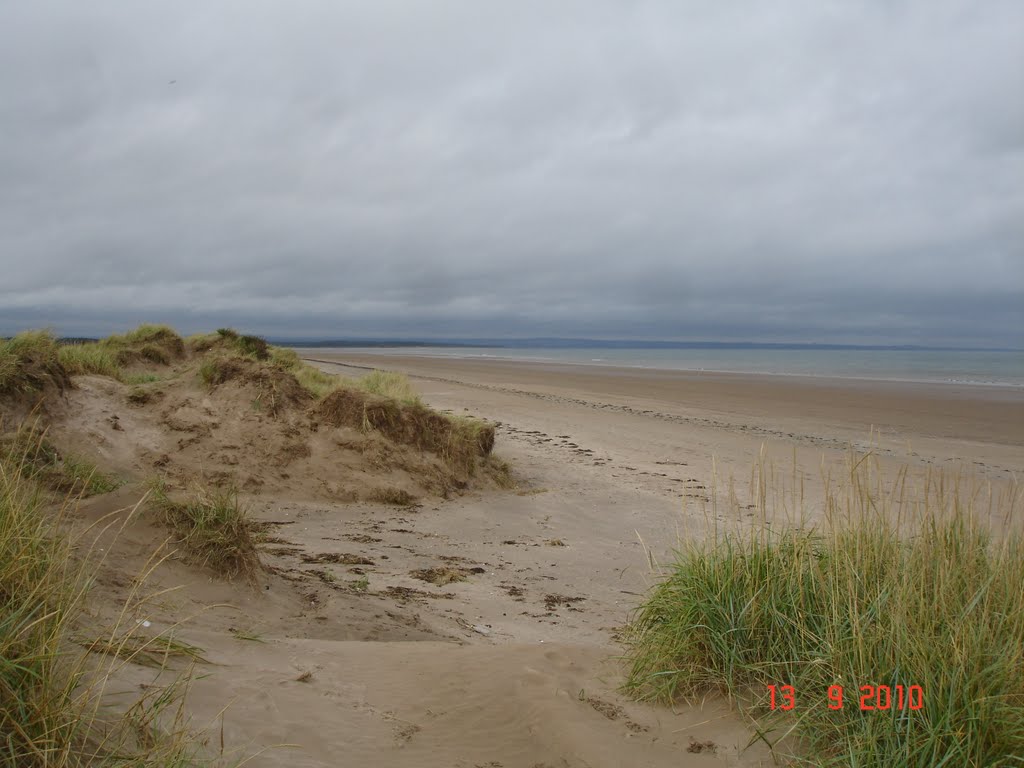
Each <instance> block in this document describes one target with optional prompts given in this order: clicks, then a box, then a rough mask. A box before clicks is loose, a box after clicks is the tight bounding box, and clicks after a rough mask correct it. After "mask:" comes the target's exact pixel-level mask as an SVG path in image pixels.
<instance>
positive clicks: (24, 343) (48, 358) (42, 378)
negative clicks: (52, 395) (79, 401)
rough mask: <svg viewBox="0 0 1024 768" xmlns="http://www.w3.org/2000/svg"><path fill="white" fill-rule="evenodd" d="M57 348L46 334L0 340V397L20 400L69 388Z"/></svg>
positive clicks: (50, 335) (32, 332) (39, 333)
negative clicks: (53, 389) (19, 397)
mask: <svg viewBox="0 0 1024 768" xmlns="http://www.w3.org/2000/svg"><path fill="white" fill-rule="evenodd" d="M69 383H70V380H69V379H68V374H67V371H65V370H64V366H63V365H61V361H60V358H59V352H58V346H57V342H56V340H55V339H54V338H53V334H52V333H50V332H49V331H25V332H24V333H19V334H18V335H17V336H13V337H12V338H10V339H5V340H0V396H15V397H18V396H23V395H32V394H38V393H41V392H43V391H45V390H47V389H49V388H55V389H57V390H63V389H64V388H65V387H67V386H68V384H69Z"/></svg>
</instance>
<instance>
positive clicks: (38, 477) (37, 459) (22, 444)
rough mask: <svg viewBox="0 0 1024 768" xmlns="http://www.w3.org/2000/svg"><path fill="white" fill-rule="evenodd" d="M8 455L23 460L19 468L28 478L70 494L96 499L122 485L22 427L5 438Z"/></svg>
mask: <svg viewBox="0 0 1024 768" xmlns="http://www.w3.org/2000/svg"><path fill="white" fill-rule="evenodd" d="M2 443H3V444H5V445H6V449H0V450H6V451H7V452H13V453H16V454H17V455H18V457H19V460H18V463H17V466H18V468H19V471H20V472H21V473H22V474H23V475H24V476H25V477H26V479H28V480H31V481H33V482H35V483H37V484H38V485H40V486H43V487H45V488H49V489H50V490H53V491H58V492H60V493H62V494H68V495H82V496H94V495H97V494H101V493H109V492H110V491H112V490H114V489H115V488H117V487H119V486H120V485H121V483H120V481H118V480H117V479H115V478H113V477H111V476H109V475H107V474H104V473H103V472H101V471H100V470H99V469H97V468H96V465H95V464H93V463H92V462H90V461H87V460H85V459H82V458H80V457H76V456H72V455H70V454H68V453H64V452H61V451H58V450H57V449H56V448H55V447H54V446H53V445H52V444H51V443H50V442H49V441H48V440H46V439H45V437H44V436H43V435H42V433H41V432H40V431H39V430H37V429H34V428H32V427H28V426H26V427H22V428H21V429H20V430H18V432H16V433H14V435H13V436H11V437H8V438H4V439H3V441H2Z"/></svg>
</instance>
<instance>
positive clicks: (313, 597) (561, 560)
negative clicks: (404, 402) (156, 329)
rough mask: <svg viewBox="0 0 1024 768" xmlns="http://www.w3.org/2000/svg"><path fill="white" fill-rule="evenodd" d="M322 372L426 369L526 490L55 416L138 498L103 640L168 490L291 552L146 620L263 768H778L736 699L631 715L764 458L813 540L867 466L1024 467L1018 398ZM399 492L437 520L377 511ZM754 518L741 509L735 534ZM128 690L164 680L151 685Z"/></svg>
mask: <svg viewBox="0 0 1024 768" xmlns="http://www.w3.org/2000/svg"><path fill="white" fill-rule="evenodd" d="M321 359H322V358H321ZM319 365H320V366H321V367H322V368H324V369H325V370H336V371H342V372H345V373H346V374H350V375H358V374H359V373H360V372H361V371H363V370H365V367H366V366H371V367H373V366H378V365H379V366H385V367H392V368H396V369H401V370H404V371H406V372H408V373H409V374H410V375H411V376H412V377H413V381H414V383H415V384H416V386H417V388H418V389H419V390H420V391H421V392H422V394H423V397H424V399H425V400H426V402H427V403H429V404H430V405H432V406H434V407H436V408H439V409H442V410H444V409H447V410H450V411H453V412H456V413H459V414H463V413H469V414H472V415H475V416H479V417H485V418H489V419H492V420H494V421H495V422H497V423H498V427H497V439H496V442H495V452H496V453H497V455H498V456H499V457H500V458H501V459H503V460H507V461H509V462H510V463H511V465H512V466H513V467H514V477H515V479H516V482H517V485H516V487H515V488H511V489H508V488H501V487H498V486H497V485H496V484H495V482H493V481H492V480H490V479H488V477H487V476H486V473H484V474H483V475H481V476H478V477H476V478H475V479H473V480H472V481H471V482H469V481H464V482H462V483H461V485H460V484H455V485H450V484H449V485H439V484H438V481H437V478H438V472H439V471H440V468H439V465H438V464H437V462H436V461H435V459H433V458H431V457H430V456H429V455H426V454H424V453H423V452H421V451H416V450H412V449H410V448H408V447H404V448H403V447H402V446H400V445H395V444H392V443H390V442H388V441H387V440H384V439H383V438H380V437H379V436H374V435H373V434H370V435H367V434H365V433H363V432H362V431H360V430H357V429H350V428H345V427H338V428H335V427H320V428H316V427H313V426H311V423H310V415H309V414H310V411H309V409H308V403H293V404H292V406H289V407H288V408H285V409H283V410H282V411H281V412H279V413H268V412H266V411H262V410H260V409H257V408H254V407H253V405H252V403H253V401H254V398H255V397H256V395H257V394H258V391H257V390H252V389H251V387H250V385H249V384H246V382H245V381H242V382H240V383H237V384H236V385H233V387H234V388H231V387H226V388H221V389H219V390H218V389H214V390H209V389H203V388H200V387H198V385H197V384H195V382H194V381H192V380H191V379H190V378H188V377H187V376H186V377H178V378H177V379H173V378H172V379H171V380H169V383H164V384H162V385H154V386H153V387H152V388H151V390H152V391H151V392H150V394H149V395H147V396H146V397H141V396H139V395H138V393H137V392H136V391H135V390H134V389H132V388H130V387H127V386H126V385H123V384H120V383H118V382H115V381H112V380H110V379H105V378H102V377H90V376H85V377H77V379H76V384H77V386H76V388H75V389H72V390H69V391H68V392H67V393H66V395H65V397H64V398H63V399H61V400H60V401H58V402H54V403H53V404H51V407H50V414H49V418H50V422H51V424H50V429H51V436H52V438H53V439H54V440H55V441H56V442H58V443H59V444H60V445H61V446H62V447H63V448H64V449H66V450H77V451H80V452H83V453H88V455H90V456H93V457H95V459H96V461H97V462H98V463H99V464H100V465H101V467H102V468H104V469H108V470H111V471H114V472H116V473H118V474H119V475H120V476H122V477H127V478H130V479H131V480H132V481H131V482H129V483H128V484H127V485H125V486H124V487H122V488H121V489H119V490H117V491H115V492H113V493H110V494H106V495H103V496H98V497H95V498H93V499H90V500H87V501H85V502H84V503H83V504H82V506H81V508H80V509H79V512H78V521H79V524H80V525H81V526H82V527H85V526H87V525H88V524H90V523H92V522H95V521H97V520H100V519H104V516H108V515H111V514H113V515H114V518H113V519H114V520H119V521H124V526H123V528H122V529H121V530H115V529H116V528H117V527H118V526H114V528H110V529H106V530H104V532H102V533H101V534H100V538H99V541H98V542H97V547H99V548H101V550H102V551H103V552H105V553H106V557H105V560H104V562H103V564H102V566H101V567H99V568H98V569H97V571H96V574H95V581H96V584H95V587H94V590H93V596H92V605H93V606H94V609H93V612H94V615H93V616H92V619H93V620H94V621H95V622H96V624H97V626H101V625H102V624H103V623H104V621H109V620H110V618H111V616H112V615H113V613H115V612H116V610H117V609H118V606H119V605H120V604H121V603H122V602H123V598H124V594H125V592H126V590H127V589H128V588H130V585H131V579H132V575H133V574H137V573H139V572H140V571H142V570H143V569H144V568H145V566H146V563H147V562H148V561H149V558H151V556H152V552H153V549H154V546H155V545H156V544H157V543H159V542H160V541H162V540H164V539H165V538H166V536H167V533H166V531H165V530H164V529H162V528H160V527H159V526H158V525H156V524H155V523H154V522H153V521H152V520H151V519H149V518H148V517H147V516H146V515H145V514H142V513H136V514H135V515H134V516H130V514H129V511H128V510H130V509H131V508H132V506H133V505H134V504H135V503H136V502H137V501H138V499H140V498H141V497H142V495H143V494H144V493H145V490H146V488H145V484H144V481H145V479H146V478H147V477H149V476H151V475H152V474H153V473H154V472H158V473H163V474H164V475H165V476H166V477H168V478H170V480H172V481H174V482H178V483H180V484H182V485H183V486H184V485H186V484H187V483H188V482H189V481H190V480H194V479H197V478H198V479H202V480H204V481H205V482H213V483H216V482H226V481H231V482H236V483H237V484H238V485H239V486H240V487H241V488H242V489H243V497H244V500H245V502H246V503H247V505H248V506H249V510H250V514H251V516H252V518H253V519H254V520H256V521H257V522H258V523H260V524H261V526H262V527H263V528H264V529H265V531H266V532H267V539H266V541H265V542H264V543H262V544H261V545H260V549H261V557H262V560H263V562H264V564H265V565H266V569H265V570H264V571H263V572H262V573H261V574H260V576H259V578H258V580H257V583H256V584H254V585H246V584H244V583H237V582H228V581H225V580H223V579H220V578H218V577H216V576H215V575H214V574H212V573H210V572H208V571H206V570H204V569H201V568H196V567H195V566H194V565H190V564H188V563H186V562H184V561H181V560H179V559H178V558H177V557H171V558H169V559H168V560H166V561H165V562H163V563H162V564H161V565H160V566H159V567H157V568H156V569H155V570H154V571H153V573H152V574H151V576H150V578H149V580H148V583H147V589H149V590H151V591H154V592H158V593H160V598H159V599H158V600H155V601H150V602H146V603H143V604H141V605H138V606H137V607H136V608H135V609H134V613H133V615H132V617H131V618H132V620H134V621H148V622H150V626H151V631H153V632H158V631H163V630H166V629H167V628H169V627H172V626H174V625H176V624H178V622H183V623H182V625H181V627H180V628H178V629H176V630H175V631H176V634H177V636H178V637H180V638H182V639H184V640H186V641H187V642H189V643H191V644H193V645H195V646H196V647H198V648H200V649H202V654H203V657H204V659H205V662H204V663H200V664H199V665H198V666H197V668H196V670H195V671H196V672H197V673H198V674H197V677H196V680H195V682H194V683H193V685H192V687H191V690H190V692H189V695H188V699H187V702H188V710H189V712H190V713H191V715H192V716H193V718H194V719H193V723H194V724H195V725H196V726H199V727H205V728H206V729H207V733H208V736H209V738H210V748H211V749H212V750H213V751H215V752H216V751H219V750H220V749H221V745H223V749H224V750H225V753H226V754H227V755H229V756H231V755H234V756H246V755H248V756H251V757H252V761H251V762H250V763H248V764H249V765H254V766H285V765H287V766H334V765H348V764H351V765H366V766H403V765H408V766H502V768H518V767H519V766H523V767H524V768H540V767H541V766H545V767H549V768H554V767H555V766H638V765H649V766H662V765H664V766H701V765H708V766H711V765H730V766H757V765H771V764H772V758H771V755H770V753H769V751H768V749H767V748H766V747H765V745H764V744H763V743H760V742H757V741H756V740H755V739H753V737H752V734H751V733H750V731H749V730H748V729H747V728H746V727H745V726H744V725H743V724H742V723H741V721H740V719H739V718H738V717H737V716H736V715H735V714H733V713H730V712H729V709H728V707H727V706H726V705H725V704H724V702H722V701H720V700H716V699H714V698H711V699H709V700H708V701H706V702H704V703H703V704H702V705H700V706H678V707H676V708H673V709H670V708H667V707H658V706H651V705H646V704H639V703H637V702H633V701H629V700H627V699H625V698H624V697H623V696H622V695H620V694H619V693H618V692H617V688H618V686H619V684H620V683H621V681H622V670H621V666H620V663H619V661H618V659H617V657H618V656H619V654H621V653H622V651H623V647H622V645H621V643H620V640H621V632H622V628H623V625H624V624H625V623H626V622H627V621H628V619H629V616H630V614H631V612H632V611H633V610H634V609H635V607H636V606H637V605H638V604H639V602H640V600H641V599H642V596H643V594H644V592H645V591H646V589H647V588H648V587H649V585H650V584H651V583H652V582H653V580H655V579H656V578H657V565H656V564H657V563H659V562H666V561H667V560H669V559H670V558H671V556H672V549H673V547H674V545H675V543H676V542H677V541H678V540H679V538H680V537H700V536H704V535H706V533H707V531H708V525H709V523H710V524H714V523H715V522H721V523H739V524H741V525H742V524H745V523H746V522H748V521H747V519H746V518H747V515H750V514H752V513H748V512H745V509H746V501H748V499H747V497H746V493H747V491H746V481H747V479H748V478H749V472H750V467H751V464H752V463H753V462H755V461H756V460H757V459H758V457H759V456H761V455H762V452H763V456H765V457H766V461H769V462H772V461H775V462H778V465H779V467H780V471H785V472H794V470H793V468H792V466H793V462H794V461H795V462H796V469H795V474H794V475H793V477H798V478H799V479H801V480H802V481H803V482H804V484H805V487H806V498H807V506H808V510H809V513H811V514H814V513H815V506H814V499H815V492H816V489H820V482H821V481H820V474H819V470H820V468H821V467H825V468H826V469H827V468H828V467H829V466H832V465H833V464H834V465H838V462H839V460H840V458H841V457H842V455H843V454H844V452H845V451H846V450H847V449H848V448H849V445H850V444H851V443H852V444H854V445H860V446H866V445H868V444H870V443H874V444H875V446H876V449H877V450H878V451H879V452H880V454H881V455H882V456H883V457H884V459H885V460H886V461H889V462H892V463H893V464H897V463H904V462H909V463H910V464H912V465H914V466H919V467H921V468H927V467H928V466H948V465H951V464H953V463H955V462H961V461H967V462H970V466H971V467H972V471H974V472H975V474H976V475H977V476H978V477H980V478H983V479H987V480H990V481H993V482H994V483H995V484H997V485H998V484H999V483H1001V482H1004V480H1005V478H1007V477H1010V476H1012V475H1014V473H1019V471H1020V468H1021V467H1022V466H1024V435H1022V434H1021V430H1019V429H1018V426H1019V424H1020V422H1019V416H1020V413H1021V405H1022V404H1021V402H1020V399H1019V396H1017V395H1016V393H1011V394H1010V395H1007V394H1006V393H1003V392H995V393H990V392H984V391H979V392H973V391H968V390H959V389H949V390H943V389H939V388H922V389H920V390H915V391H910V390H904V389H900V388H896V389H892V388H888V387H887V385H877V386H875V387H874V388H872V387H871V386H868V385H866V384H857V385H853V386H852V387H844V386H841V385H840V384H838V383H836V382H824V383H817V384H813V385H811V384H808V383H806V382H787V381H771V382H764V381H762V382H758V381H756V380H754V379H747V380H744V379H741V378H735V377H726V378H724V379H723V378H710V379H709V378H705V377H693V376H685V375H679V374H674V375H668V374H662V373H657V372H652V373H645V374H636V373H626V372H623V371H615V370H604V371H602V370H597V369H593V370H591V369H588V370H586V371H579V370H575V369H563V368H557V369H552V368H551V367H550V366H529V365H520V364H512V363H486V364H483V363H468V362H465V361H437V360H424V359H418V358H415V357H402V358H399V357H392V356H388V357H386V358H384V357H381V358H374V357H369V356H368V357H351V358H349V357H346V358H344V359H343V360H340V359H339V360H331V361H324V362H320V363H319ZM360 366H362V367H360ZM247 387H250V388H247ZM869 405H870V406H871V407H872V408H873V410H870V411H869ZM382 485H387V486H392V487H397V488H401V489H403V490H407V491H408V492H409V493H410V495H414V496H415V497H416V501H415V503H410V504H403V505H388V504H381V503H377V502H374V501H372V500H371V496H372V491H373V490H374V489H375V488H378V487H381V486H382ZM442 490H443V491H444V493H446V494H447V495H448V496H449V498H447V499H445V498H442V495H441V491H442ZM728 494H732V495H733V496H735V498H736V501H737V503H736V505H735V506H734V507H730V508H729V510H728V511H726V507H725V505H723V506H722V507H721V508H718V507H716V505H715V499H716V496H717V497H719V498H724V497H725V496H726V495H728ZM727 518H728V519H727ZM179 666H180V665H179ZM119 675H120V677H119V680H118V682H119V683H123V684H126V685H129V686H131V685H147V684H150V683H152V682H153V681H154V673H153V671H152V670H150V669H148V668H144V667H137V666H135V665H128V666H127V667H125V668H124V669H123V670H122V671H121V672H120V673H119ZM748 746H749V748H748Z"/></svg>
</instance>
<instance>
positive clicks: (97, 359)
mask: <svg viewBox="0 0 1024 768" xmlns="http://www.w3.org/2000/svg"><path fill="white" fill-rule="evenodd" d="M184 354H185V344H184V341H183V340H182V338H181V337H180V336H179V335H178V334H177V332H176V331H175V330H174V329H173V328H170V327H169V326H166V325H140V326H139V327H138V328H135V329H134V330H131V331H128V332H127V333H124V334H114V335H112V336H108V337H107V338H105V339H100V340H99V341H94V342H84V343H75V344H63V345H61V346H60V347H59V349H58V359H59V361H60V363H61V365H62V366H63V367H64V370H65V371H67V373H68V374H69V375H72V376H78V375H85V374H91V375H95V376H108V377H110V378H112V379H117V380H118V381H121V382H124V383H126V384H138V383H143V382H146V381H154V380H156V379H157V378H159V377H158V376H156V374H153V373H152V372H146V373H140V372H132V371H130V370H128V368H129V367H130V366H133V365H149V364H154V365H170V364H171V363H173V362H174V361H175V360H178V359H180V358H182V357H183V356H184Z"/></svg>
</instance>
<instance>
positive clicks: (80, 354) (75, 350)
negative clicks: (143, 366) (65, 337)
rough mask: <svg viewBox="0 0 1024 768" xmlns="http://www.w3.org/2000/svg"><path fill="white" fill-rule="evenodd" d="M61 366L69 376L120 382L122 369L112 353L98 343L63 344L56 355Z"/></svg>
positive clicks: (122, 373)
mask: <svg viewBox="0 0 1024 768" xmlns="http://www.w3.org/2000/svg"><path fill="white" fill-rule="evenodd" d="M58 356H59V358H60V362H61V364H62V365H63V366H64V368H65V369H66V370H67V372H68V374H70V375H71V376H81V375H86V374H92V375H96V376H109V377H110V378H112V379H118V380H121V379H122V378H123V376H124V369H123V368H122V367H121V364H120V363H119V362H118V361H117V355H116V354H115V353H114V351H113V350H112V349H111V348H110V347H108V346H106V345H104V344H100V343H99V342H91V343H84V344H64V345H63V346H61V347H60V351H59V353H58Z"/></svg>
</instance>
